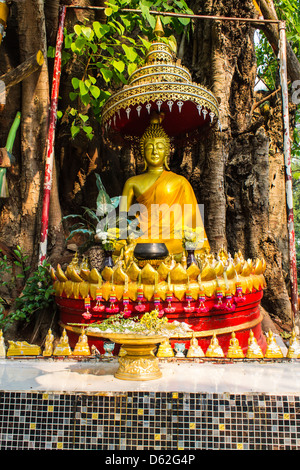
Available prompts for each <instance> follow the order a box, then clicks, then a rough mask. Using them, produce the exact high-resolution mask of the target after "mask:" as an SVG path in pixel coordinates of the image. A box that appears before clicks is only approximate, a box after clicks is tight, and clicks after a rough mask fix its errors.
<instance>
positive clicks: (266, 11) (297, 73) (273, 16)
mask: <svg viewBox="0 0 300 470" xmlns="http://www.w3.org/2000/svg"><path fill="white" fill-rule="evenodd" d="M257 3H258V5H259V8H260V10H261V13H262V15H263V17H264V19H266V20H278V17H277V13H276V10H275V7H274V4H273V2H272V1H267V0H258V1H257ZM258 26H259V27H260V29H261V30H262V31H263V32H264V33H265V35H266V37H267V39H268V41H269V43H270V44H271V46H272V49H273V51H274V53H275V54H276V56H277V54H278V52H279V50H278V43H279V31H278V27H277V26H276V25H273V24H261V25H258ZM286 60H287V72H288V76H289V78H290V79H291V81H294V80H300V62H299V60H298V58H297V56H296V54H295V53H294V51H293V49H292V47H291V45H290V44H289V42H288V41H287V44H286Z"/></svg>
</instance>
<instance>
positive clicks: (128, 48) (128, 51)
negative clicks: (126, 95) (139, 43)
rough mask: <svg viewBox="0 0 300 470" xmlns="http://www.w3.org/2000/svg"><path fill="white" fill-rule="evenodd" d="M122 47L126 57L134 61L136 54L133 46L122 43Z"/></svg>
mask: <svg viewBox="0 0 300 470" xmlns="http://www.w3.org/2000/svg"><path fill="white" fill-rule="evenodd" d="M122 48H123V50H124V52H125V55H126V57H127V59H128V60H130V61H131V62H134V61H135V60H136V58H137V56H138V55H137V53H136V51H135V50H134V48H133V47H132V46H127V45H126V44H122ZM120 72H121V70H120Z"/></svg>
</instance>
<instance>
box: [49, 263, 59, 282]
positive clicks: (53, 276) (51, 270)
mask: <svg viewBox="0 0 300 470" xmlns="http://www.w3.org/2000/svg"><path fill="white" fill-rule="evenodd" d="M50 277H51V279H52V281H56V280H57V277H56V274H55V270H54V268H53V267H52V266H51V267H50Z"/></svg>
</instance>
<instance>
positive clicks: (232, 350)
mask: <svg viewBox="0 0 300 470" xmlns="http://www.w3.org/2000/svg"><path fill="white" fill-rule="evenodd" d="M227 357H229V358H231V359H233V358H234V359H235V358H243V357H245V356H244V353H243V350H242V348H241V346H240V343H239V340H238V339H237V337H236V336H235V333H234V331H233V332H232V333H231V338H230V341H229V347H228V352H227Z"/></svg>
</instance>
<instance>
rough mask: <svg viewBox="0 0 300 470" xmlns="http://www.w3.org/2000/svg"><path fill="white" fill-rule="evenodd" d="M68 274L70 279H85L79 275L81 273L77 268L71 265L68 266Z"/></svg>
mask: <svg viewBox="0 0 300 470" xmlns="http://www.w3.org/2000/svg"><path fill="white" fill-rule="evenodd" d="M66 276H67V278H68V279H70V280H71V281H73V282H82V281H83V279H82V278H81V277H80V276H79V274H78V273H77V272H76V271H75V269H74V268H71V267H70V266H68V267H67V270H66Z"/></svg>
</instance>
